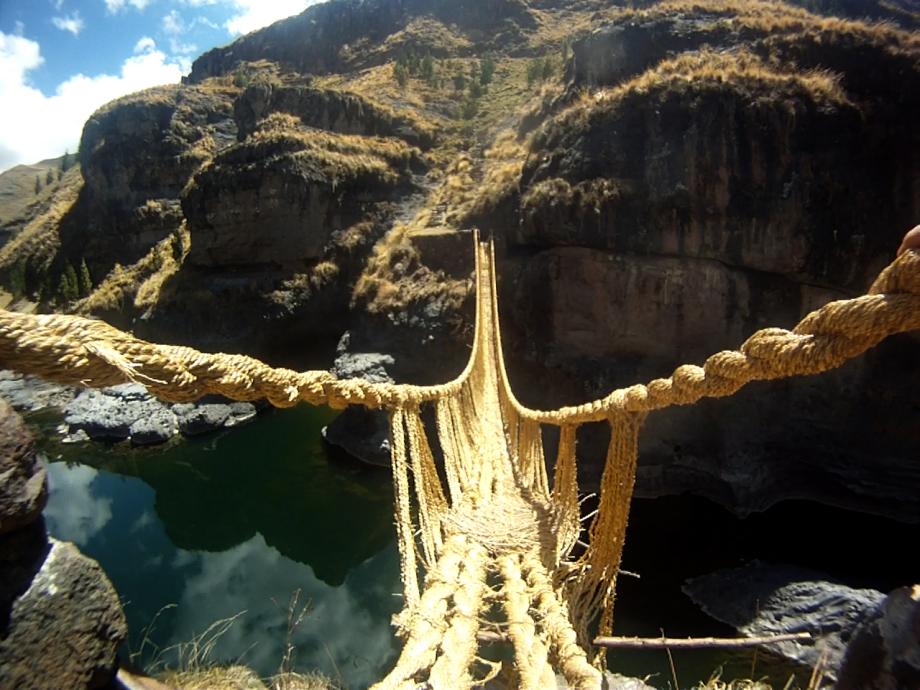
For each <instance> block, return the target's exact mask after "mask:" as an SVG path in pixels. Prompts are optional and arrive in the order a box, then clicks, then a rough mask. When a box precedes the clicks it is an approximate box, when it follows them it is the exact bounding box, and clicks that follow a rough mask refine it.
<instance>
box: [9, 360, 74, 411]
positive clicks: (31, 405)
mask: <svg viewBox="0 0 920 690" xmlns="http://www.w3.org/2000/svg"><path fill="white" fill-rule="evenodd" d="M74 395H75V389H74V388H72V387H70V386H62V385H59V384H56V383H49V382H48V381H43V380H42V379H39V378H36V377H34V376H23V375H22V374H18V373H16V372H13V371H7V370H5V369H3V370H0V398H4V399H5V400H6V401H7V402H9V404H10V405H12V406H13V408H14V409H16V410H20V411H23V412H35V411H36V410H41V409H44V408H46V407H64V406H65V405H67V404H68V403H69V402H70V401H71V400H73V398H74Z"/></svg>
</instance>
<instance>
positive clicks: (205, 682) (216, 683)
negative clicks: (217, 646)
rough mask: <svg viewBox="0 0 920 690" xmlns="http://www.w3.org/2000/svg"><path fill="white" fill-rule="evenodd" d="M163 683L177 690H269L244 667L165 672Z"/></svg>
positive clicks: (254, 674) (257, 677)
mask: <svg viewBox="0 0 920 690" xmlns="http://www.w3.org/2000/svg"><path fill="white" fill-rule="evenodd" d="M163 682H164V683H168V684H169V685H172V686H175V687H176V688H178V690H269V689H268V688H267V687H266V686H265V684H264V683H263V682H262V680H261V679H260V678H259V676H257V675H256V673H255V672H254V671H252V670H251V669H249V668H246V667H245V666H213V667H211V668H206V669H196V670H193V671H167V672H166V673H164V674H163Z"/></svg>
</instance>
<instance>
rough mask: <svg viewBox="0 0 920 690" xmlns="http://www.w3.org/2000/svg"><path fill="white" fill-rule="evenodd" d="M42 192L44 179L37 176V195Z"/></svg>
mask: <svg viewBox="0 0 920 690" xmlns="http://www.w3.org/2000/svg"><path fill="white" fill-rule="evenodd" d="M40 191H42V178H41V177H39V176H38V175H36V176H35V193H36V194H38V193H39V192H40Z"/></svg>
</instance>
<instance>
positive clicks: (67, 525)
mask: <svg viewBox="0 0 920 690" xmlns="http://www.w3.org/2000/svg"><path fill="white" fill-rule="evenodd" d="M97 474H98V473H97V472H96V470H94V469H93V468H91V467H81V466H76V467H72V468H71V469H70V470H69V471H67V472H54V471H52V472H51V473H50V476H49V482H50V489H51V492H52V494H53V495H54V496H55V500H54V501H51V502H49V504H48V507H47V508H46V509H45V520H46V521H47V523H48V528H49V529H50V530H51V533H52V534H61V535H64V536H63V537H61V538H62V539H66V540H67V541H72V542H74V543H75V544H77V545H78V546H86V544H87V543H88V542H89V540H90V539H92V538H93V537H94V536H95V535H96V533H97V532H99V531H100V530H101V529H103V528H104V527H105V526H106V525H107V524H108V522H109V520H111V519H112V500H111V499H110V498H104V497H101V496H94V495H93V491H92V489H91V486H90V485H91V484H92V483H93V480H94V479H95V478H96V475H97Z"/></svg>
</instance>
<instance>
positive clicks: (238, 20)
mask: <svg viewBox="0 0 920 690" xmlns="http://www.w3.org/2000/svg"><path fill="white" fill-rule="evenodd" d="M316 2H317V0H276V1H275V2H265V0H233V5H234V7H235V8H236V10H237V14H235V15H234V16H232V17H230V19H228V20H227V21H226V22H225V23H224V27H225V28H226V29H227V31H229V32H230V33H231V34H233V35H236V34H246V33H249V32H250V31H255V30H256V29H261V28H262V27H263V26H268V25H269V24H272V23H273V22H276V21H278V20H279V19H284V18H285V17H290V16H291V15H294V14H300V13H301V12H303V11H304V10H305V9H306V8H307V7H309V6H310V5H315V4H316Z"/></svg>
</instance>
